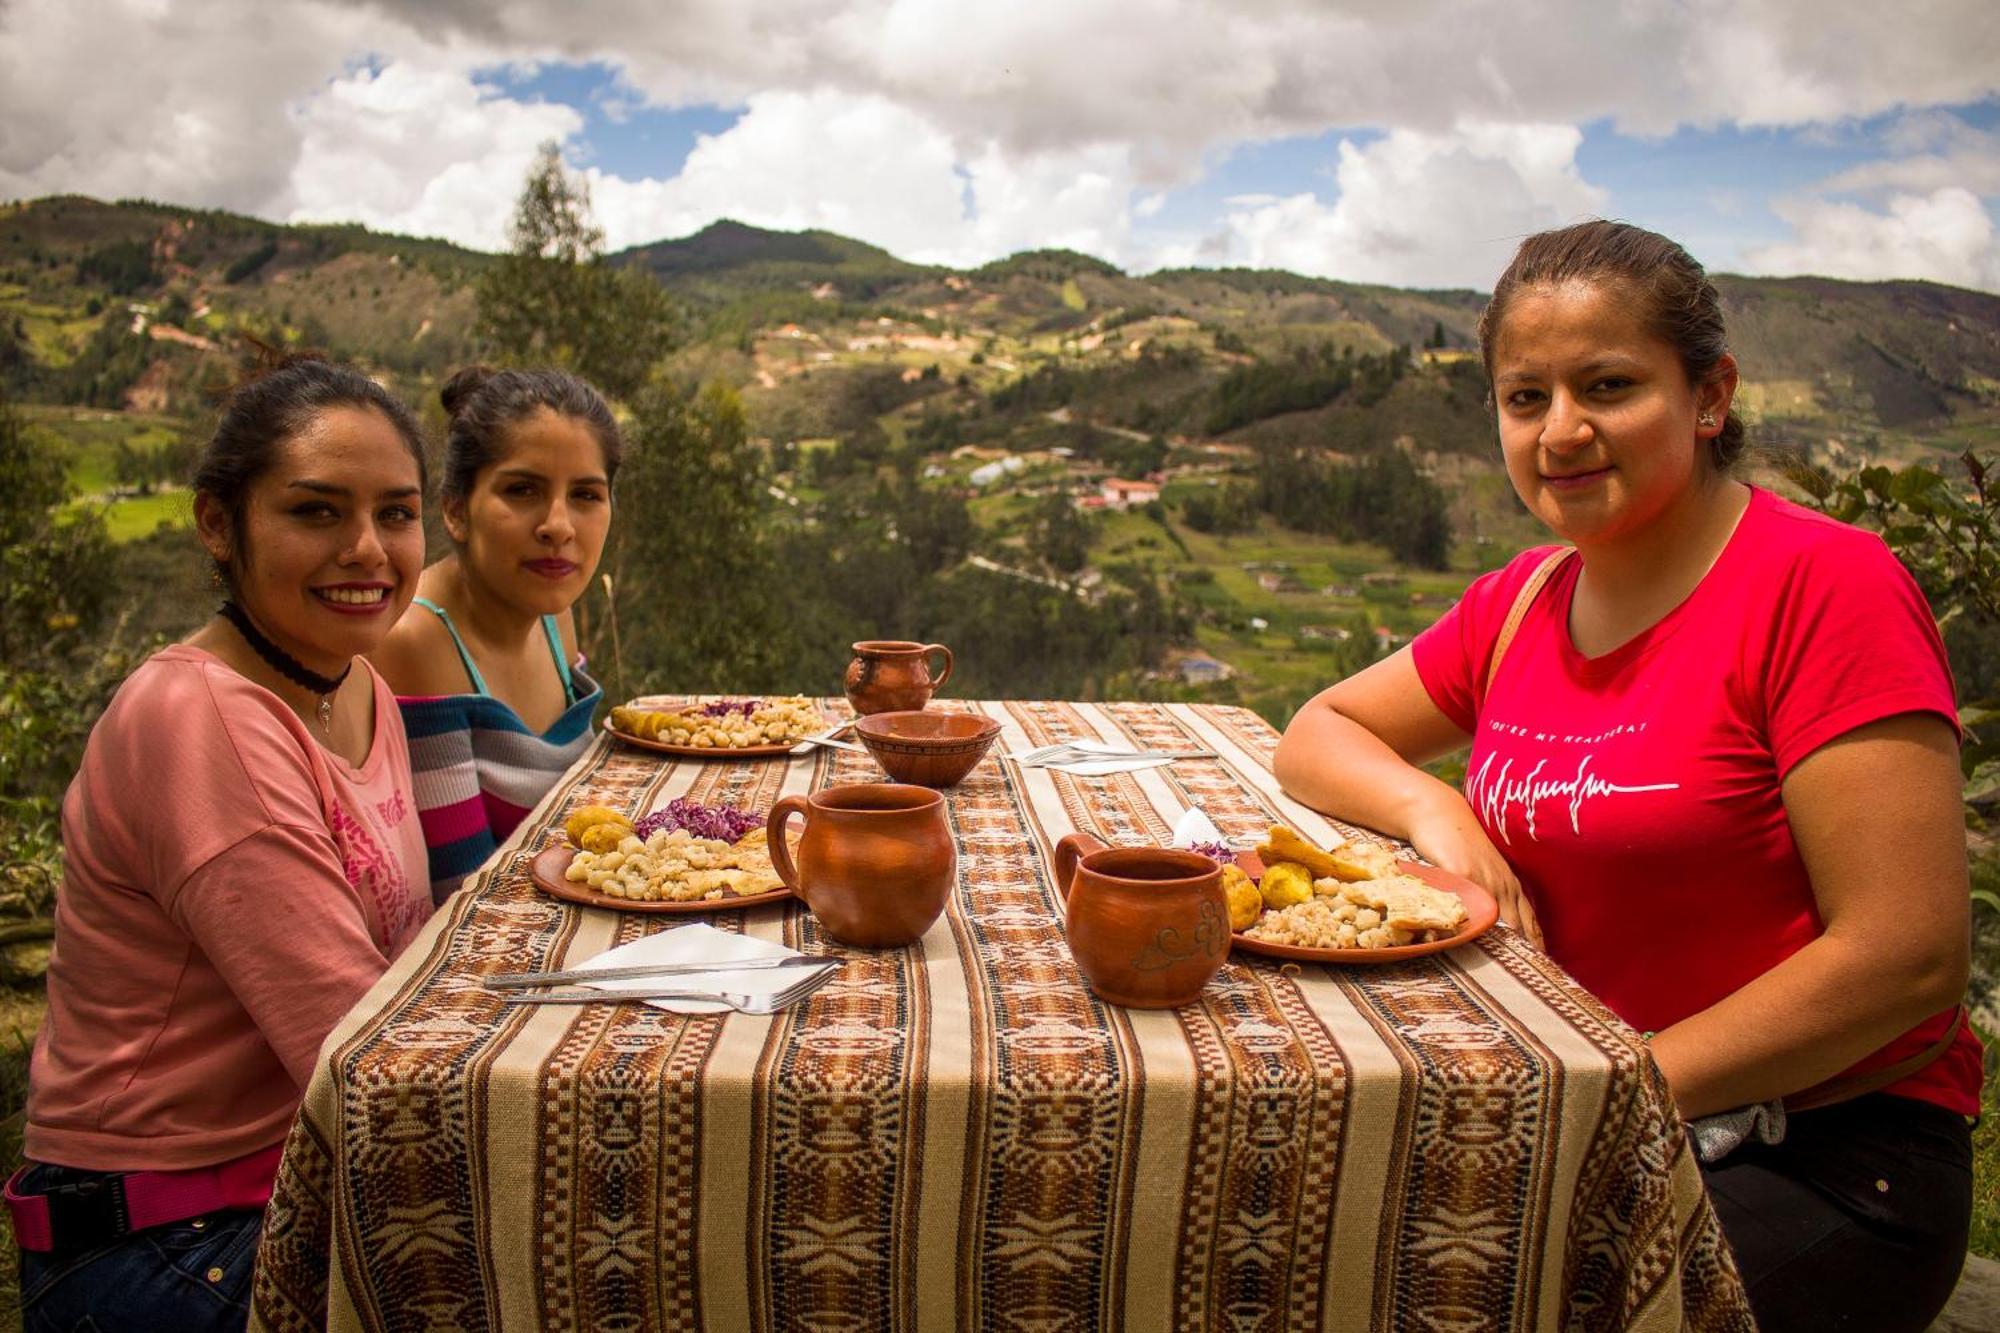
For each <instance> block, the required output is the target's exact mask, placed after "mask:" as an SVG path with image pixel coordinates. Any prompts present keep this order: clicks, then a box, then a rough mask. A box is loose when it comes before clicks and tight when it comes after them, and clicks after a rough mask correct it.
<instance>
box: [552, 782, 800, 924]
mask: <svg viewBox="0 0 2000 1333" xmlns="http://www.w3.org/2000/svg"><path fill="white" fill-rule="evenodd" d="M563 836H564V839H565V840H564V841H563V842H559V843H551V844H550V845H549V846H547V847H544V848H543V849H542V850H541V851H540V852H538V853H536V855H535V859H534V860H533V861H532V862H530V863H529V866H528V875H529V878H531V879H532V880H533V881H534V883H535V887H536V888H538V889H540V890H541V891H542V892H543V893H546V894H548V895H549V896H550V897H552V898H561V899H563V900H564V901H565V902H572V903H581V904H583V905H584V906H586V907H608V908H611V909H612V910H613V911H617V912H660V913H676V912H714V911H734V910H736V909H737V908H742V907H756V906H758V905H760V904H762V903H775V902H782V901H784V900H785V899H787V898H790V897H791V896H792V891H791V890H790V889H788V888H786V887H785V882H784V881H783V880H782V879H780V878H778V874H777V872H776V871H775V870H773V869H772V868H771V854H770V851H769V849H768V848H767V846H766V844H765V841H764V837H765V835H764V819H763V816H761V815H753V814H750V813H749V812H747V811H743V810H736V809H732V808H730V807H727V806H705V805H701V804H698V803H696V802H694V801H690V800H688V799H687V798H686V797H684V796H683V797H677V798H675V799H674V800H672V801H669V802H668V803H667V804H666V806H665V807H664V808H662V809H660V810H657V811H655V812H653V813H652V814H650V815H647V816H645V817H644V818H643V819H640V820H639V821H637V823H634V822H633V821H631V820H629V819H627V818H626V817H625V816H624V815H623V814H621V813H620V812H618V811H615V810H611V809H607V808H606V807H604V806H599V805H592V806H585V807H583V808H582V809H581V810H578V811H576V812H575V813H574V814H572V815H571V816H570V817H569V819H568V821H567V822H566V823H565V824H564V825H563Z"/></svg>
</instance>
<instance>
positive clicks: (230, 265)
mask: <svg viewBox="0 0 2000 1333" xmlns="http://www.w3.org/2000/svg"><path fill="white" fill-rule="evenodd" d="M491 262H492V257H491V256H489V255H484V254H481V253H478V252H476V251H471V250H466V249H463V248H460V247H458V246H454V245H451V244H449V243H446V242H442V241H435V240H421V239H415V238H411V237H402V236H392V235H383V234H380V233H376V232H371V231H369V230H367V229H366V228H363V227H358V226H324V225H299V226H283V225H279V224H274V223H268V222H263V221H259V220H257V219H253V218H246V217H241V216H238V215H234V214H229V213H224V212H217V211H205V210H194V209H185V208H177V207H173V206H169V205H163V204H157V203H151V202H147V201H122V202H119V203H109V204H107V203H101V202H98V201H95V200H90V199H83V198H77V197H57V198H49V199H40V200H33V201H27V202H21V203H14V204H6V205H0V376H4V377H5V378H6V380H7V382H8V383H9V384H10V385H11V387H12V391H13V393H14V394H15V395H16V396H18V397H23V398H26V399H29V400H33V401H43V402H50V403H76V404H92V405H95V406H99V407H118V406H140V407H145V408H148V409H152V410H164V411H167V412H169V413H173V414H184V413H187V412H191V411H194V410H196V409H197V408H198V406H199V404H200V399H199V390H200V389H201V388H202V387H203V386H204V385H205V384H210V383H212V382H214V381H215V380H216V379H218V378H219V377H220V376H221V375H222V374H223V373H224V371H223V368H222V362H223V361H224V359H225V349H226V348H227V346H228V345H229V344H230V342H231V341H232V340H233V339H234V338H235V337H236V335H238V334H243V333H249V334H253V335H256V336H259V337H262V338H265V339H267V340H270V341H277V342H306V343H311V344H315V345H323V346H326V347H328V348H329V349H331V350H333V351H335V352H336V353H338V354H341V355H345V356H350V357H354V358H357V359H360V360H362V361H364V362H366V363H368V364H370V365H371V366H374V367H377V368H379V370H381V371H382V372H383V373H385V374H386V375H387V376H388V377H389V378H390V379H392V380H396V381H405V382H408V384H407V386H406V387H411V388H412V389H413V390H414V388H415V387H416V386H421V385H425V384H428V383H431V382H433V381H435V380H436V379H437V378H438V377H439V376H440V375H442V374H443V373H445V372H446V371H448V370H449V369H450V368H451V367H453V366H455V365H458V364H461V363H463V362H464V361H466V360H469V359H471V358H472V357H474V356H475V355H476V353H477V347H476V342H475V337H474V327H473V326H474V316H475V314H476V302H475V298H474V283H475V280H476V279H477V277H478V275H479V274H480V272H481V271H483V270H484V269H485V268H486V267H487V266H488V265H489V264H490V263H491ZM610 262H612V263H616V264H621V265H629V266H634V267H639V268H642V269H644V270H645V271H647V272H649V273H651V274H652V275H653V276H654V277H655V278H656V279H657V280H659V281H660V282H661V283H662V284H663V285H664V286H665V287H667V289H668V290H669V291H671V292H672V293H673V294H674V295H675V296H676V297H677V298H678V299H679V301H680V302H681V304H682V306H683V308H684V309H685V310H686V311H687V313H688V328H687V330H686V332H685V336H684V338H683V344H682V347H681V350H680V351H679V352H677V353H676V355H675V357H674V361H673V368H674V369H675V371H676V372H677V373H680V374H682V375H685V376H692V377H720V378H724V379H728V380H730V381H732V382H734V383H735V384H737V385H738V386H739V387H740V388H741V389H742V390H743V391H744V394H745V401H746V404H747V405H748V407H749V409H750V412H751V416H752V424H753V428H755V429H757V430H758V431H759V432H760V433H762V434H766V435H769V436H771V437H772V438H776V439H785V438H800V437H810V436H814V435H831V436H837V437H844V436H848V435H851V434H852V433H853V432H854V431H856V430H860V429H862V428H863V427H868V428H871V429H872V428H873V427H874V426H876V425H878V424H879V425H881V426H883V427H886V428H889V429H891V430H892V431H893V430H899V429H900V428H901V427H900V426H899V425H898V423H899V422H902V423H906V424H907V423H914V422H916V421H918V420H920V419H923V418H926V417H928V418H929V419H930V427H929V428H930V429H932V430H933V431H935V432H938V437H939V438H944V437H945V436H946V435H949V434H954V433H955V434H956V436H957V437H958V438H960V439H966V440H980V441H985V442H989V443H1007V442H1009V441H1014V442H1016V443H1027V442H1030V441H1031V440H1034V439H1039V440H1041V441H1042V442H1044V443H1046V442H1049V441H1050V440H1052V439H1053V438H1054V437H1055V436H1056V435H1060V434H1062V433H1063V430H1062V429H1058V427H1063V428H1064V429H1067V430H1068V431H1069V433H1071V434H1074V433H1075V431H1076V430H1077V429H1087V428H1090V427H1102V428H1105V429H1108V430H1111V431H1114V432H1116V431H1123V432H1126V433H1128V434H1133V435H1138V436H1141V437H1145V436H1151V435H1156V434H1157V435H1171V436H1175V437H1206V436H1210V435H1215V436H1219V437H1221V438H1222V439H1223V440H1225V441H1234V442H1238V443H1245V444H1253V445H1254V444H1283V445H1302V446H1313V445H1318V446H1324V447H1331V448H1333V449H1336V450H1339V451H1341V452H1366V451H1368V450H1370V449H1378V448H1382V447H1386V445H1387V444H1388V443H1389V442H1391V441H1394V440H1399V439H1400V440H1405V441H1408V442H1409V443H1411V444H1413V445H1414V446H1416V447H1418V448H1420V449H1423V450H1428V451H1431V452H1436V453H1443V454H1461V455H1465V456H1467V457H1483V456H1487V455H1489V454H1490V447H1491V445H1490V441H1491V424H1490V419H1489V417H1488V415H1487V408H1486V406H1485V386H1484V383H1483V377H1482V376H1481V374H1480V373H1479V368H1478V365H1477V361H1476V353H1475V352H1474V351H1473V348H1474V346H1475V329H1476V324H1477V320H1478V316H1479V311H1480V309H1481V307H1482V306H1483V304H1484V300H1485V298H1484V296H1483V294H1481V293H1478V292H1472V291H1421V290H1404V289H1397V288H1390V287H1381V286H1373V285H1367V284H1356V283H1347V282H1340V281H1336V280H1331V279H1324V278H1313V277H1305V276H1301V275H1298V274H1293V273H1285V272H1278V271H1268V270H1247V269H1220V270H1212V269H1173V270H1162V271H1160V272H1156V273H1151V274H1143V275H1137V274H1128V273H1125V272H1123V271H1122V270H1120V269H1118V268H1117V267H1116V266H1115V265H1112V264H1109V263H1106V262H1105V261H1103V260H1100V259H1096V258H1093V257H1091V256H1088V255H1081V254H1077V253H1075V252H1071V251H1063V250H1036V251H1028V252H1023V253H1020V254H1016V255H1011V256H1009V257H1007V258H1005V259H1001V260H997V261H995V262H993V263H990V264H986V265H984V266H982V267H980V268H977V269H974V270H970V271H965V272H960V271H954V270H950V269H946V268H940V267H936V266H928V265H921V264H913V263H909V262H907V261H905V260H902V259H900V258H898V257H896V256H895V255H892V254H890V253H889V252H887V251H885V250H882V249H880V248H878V247H875V246H872V245H868V244H865V243H863V242H860V241H856V240H853V239H851V238H848V237H844V236H839V235H836V234H834V233H831V232H825V231H803V232H779V231H770V230H765V229H762V228H758V227H752V226H747V225H745V224H742V223H738V222H730V221H724V222H717V223H715V224H713V225H711V226H709V227H706V228H704V229H702V230H701V231H699V232H697V233H695V234H694V235H692V236H686V237H681V238H678V239H674V240H665V241H659V242H656V243H654V244H650V245H643V246H635V247H632V248H630V249H628V250H624V251H621V252H619V253H618V254H616V255H614V256H612V257H611V259H610ZM1716 281H1717V285H1718V287H1719V288H1720V290H1721V292H1722V295H1723V299H1724V302H1725V305H1726V307H1727V310H1728V313H1729V317H1730V322H1731V333H1732V338H1733V340H1734V343H1735V349H1736V354H1737V357H1738V360H1739V362H1740V364H1741V366H1742V369H1743V375H1744V390H1743V394H1742V401H1743V403H1744V406H1745V408H1746V410H1747V411H1748V412H1749V414H1750V415H1751V416H1752V418H1753V420H1755V421H1756V422H1757V423H1758V425H1759V426H1760V428H1761V432H1762V434H1763V436H1764V437H1765V438H1766V439H1770V440H1774V441H1777V442H1780V443H1787V444H1791V445H1794V446H1798V447H1805V448H1810V449H1815V450H1822V451H1830V452H1832V453H1833V455H1834V456H1835V457H1868V456H1877V455H1892V456H1902V455H1907V454H1911V453H1918V452H1924V451H1932V450H1951V451H1954V452H1955V451H1957V450H1959V449H1962V448H1964V447H1966V446H1967V445H1968V444H1972V443H1979V442H1985V441H1990V440H1991V439H1992V438H1993V430H1994V428H1995V426H1996V425H2000V297H1996V296H1993V295H1990V294H1986V293H1981V292H1971V291H1963V290H1959V289H1955V288H1949V287H1943V286H1939V285H1936V284H1932V283H1919V282H1888V283H1852V282H1839V281H1834V280H1830V279H1822V278H1794V279H1775V278H1744V277H1736V276H1730V275H1721V276H1718V278H1717V280H1716ZM1398 349H1408V351H1409V353H1412V354H1414V355H1404V354H1402V353H1399V351H1398ZM1392 354H1395V355H1400V356H1401V360H1400V361H1398V362H1396V364H1395V365H1393V366H1392V365H1391V364H1390V361H1391V359H1392ZM1370 367H1373V368H1374V369H1369V368H1370ZM1364 371H1365V372H1366V373H1364ZM1370 376H1373V377H1374V378H1373V379H1371V378H1369V377H1370ZM1378 381H1379V382H1378ZM411 396H412V397H413V398H414V397H417V396H419V395H418V394H417V393H416V392H414V391H413V392H412V395H411ZM1065 415H1066V416H1067V417H1068V418H1070V424H1068V425H1067V426H1065V423H1063V422H1061V421H1057V420H1054V419H1053V418H1054V417H1056V416H1065ZM947 417H948V418H950V419H951V420H952V421H953V422H954V423H956V424H955V426H954V429H953V431H951V432H946V431H944V430H943V428H942V427H941V426H940V425H939V424H938V423H939V421H940V420H941V419H942V418H947ZM1078 421H1081V422H1083V423H1086V424H1085V426H1083V427H1078V426H1076V425H1075V424H1074V423H1075V422H1078Z"/></svg>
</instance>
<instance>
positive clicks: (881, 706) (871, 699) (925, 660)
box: [846, 639, 951, 716]
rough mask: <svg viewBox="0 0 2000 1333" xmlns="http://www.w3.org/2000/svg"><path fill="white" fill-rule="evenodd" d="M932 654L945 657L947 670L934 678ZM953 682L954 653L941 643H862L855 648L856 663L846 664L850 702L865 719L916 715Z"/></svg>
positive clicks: (890, 640)
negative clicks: (946, 683)
mask: <svg viewBox="0 0 2000 1333" xmlns="http://www.w3.org/2000/svg"><path fill="white" fill-rule="evenodd" d="M933 653H943V654H944V666H943V668H942V669H940V670H939V671H938V673H937V674H936V675H935V676H933V675H932V674H931V654H933ZM950 679H951V649H949V648H947V647H945V646H944V645H943V644H941V643H916V642H914V641H911V640H906V639H863V640H862V641H861V642H860V643H857V644H855V645H854V660H853V661H852V662H849V663H848V664H847V680H846V685H847V702H849V703H851V704H853V705H854V711H855V712H857V713H860V714H862V715H863V716H866V715H867V714H869V713H893V712H915V711H916V710H918V709H920V708H922V707H924V706H925V705H926V704H928V703H930V701H931V694H932V692H933V691H935V690H936V689H937V688H938V687H939V686H941V685H943V684H944V683H945V682H946V681H948V680H950Z"/></svg>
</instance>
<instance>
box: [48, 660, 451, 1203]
mask: <svg viewBox="0 0 2000 1333" xmlns="http://www.w3.org/2000/svg"><path fill="white" fill-rule="evenodd" d="M359 669H360V670H363V671H369V673H370V675H371V676H373V672H372V670H370V668H369V667H367V666H366V665H365V664H363V665H361V666H360V668H359ZM373 679H374V695H375V738H374V742H373V744H372V746H371V747H370V749H369V752H368V757H367V759H366V760H365V761H364V762H363V763H362V765H361V766H360V767H359V768H356V767H354V766H352V765H350V764H348V763H347V762H346V761H344V760H343V759H341V758H340V757H339V756H337V755H334V754H332V753H330V752H329V751H327V750H326V749H325V748H324V747H322V746H321V745H320V744H319V743H318V742H317V741H316V740H315V739H314V737H313V735H312V733H311V732H310V731H309V730H308V729H307V728H306V726H305V725H304V724H303V723H301V722H300V720H299V718H298V716H297V715H296V714H294V713H293V712H292V711H291V709H290V708H288V707H286V705H285V704H284V702H283V701H282V700H280V699H279V698H278V697H277V696H276V695H274V694H272V693H271V692H270V691H268V690H266V689H264V688H263V687H261V686H259V685H256V684H253V683H252V682H250V681H249V680H247V679H245V678H244V677H243V676H241V675H239V674H237V672H235V671H234V670H232V669H231V668H229V667H228V666H226V665H224V664H223V663H222V662H221V661H220V660H219V659H217V658H216V657H214V656H212V655H211V654H209V653H206V652H203V651H202V650H200V649H198V648H193V647H190V646H188V645H185V644H181V645H176V646H174V647H171V648H168V649H166V650H165V651H163V652H161V653H158V654H156V655H155V656H154V657H152V658H151V659H149V660H148V661H147V662H145V663H144V664H143V665H141V666H140V667H139V669H138V670H136V671H134V672H133V673H132V675H131V677H130V678H128V679H127V680H126V682H125V683H124V684H123V685H122V686H120V687H119V690H118V693H117V695H116V696H115V697H114V698H113V699H112V701H111V706H110V707H109V708H107V709H106V710H105V713H104V716H103V717H102V718H100V719H99V720H98V723H97V725H96V727H95V728H94V729H93V730H92V731H91V734H90V742H89V745H88V748H87V749H86V750H85V752H84V758H83V765H82V767H81V768H80V769H79V770H78V771H77V775H76V780H75V781H74V782H73V783H71V785H70V789H69V793H68V795H67V797H66V798H65V799H64V801H63V845H64V850H65V854H66V861H67V865H66V869H65V875H64V881H63V886H62V890H61V892H60V893H59V894H58V895H57V900H56V941H55V949H54V952H53V953H52V954H51V955H50V959H49V975H48V992H49V1009H48V1017H47V1019H46V1020H45V1022H44V1023H43V1025H42V1030H41V1033H40V1035H39V1036H38V1037H37V1039H36V1042H35V1052H34V1058H33V1063H32V1065H31V1066H30V1074H29V1080H30V1082H29V1092H28V1123H27V1130H26V1142H25V1149H26V1153H27V1156H28V1157H29V1158H31V1159H33V1160H35V1161H41V1162H54V1163H60V1164H62V1165H66V1166H79V1167H88V1168H92V1169H96V1170H107V1171H133V1170H179V1169H184V1168H189V1167H198V1166H208V1165H213V1164H215V1163H218V1162H224V1161H229V1160H232V1159H234V1158H237V1157H241V1156H244V1155H246V1154H248V1153H252V1152H256V1151H258V1150H260V1149H263V1148H268V1147H270V1146H271V1145H273V1144H276V1143H279V1142H281V1141H282V1140H283V1139H284V1137H285V1134H286V1132H287V1130H288V1128H289V1126H290V1124H291V1120H292V1116H293V1114H294V1113H295V1112H296V1111H297V1110H298V1106H299V1100H300V1097H301V1095H302V1092H303V1090H304V1087H305V1084H306V1081H307V1079H308V1077H309V1076H310V1074H311V1072H312V1067H313V1063H314V1060H315V1059H316V1057H317V1053H318V1051H319V1047H320V1044H321V1043H322V1042H323V1041H324V1040H325V1038H326V1035H327V1033H328V1032H329V1031H331V1030H332V1028H333V1025H334V1023H335V1022H336V1021H338V1019H339V1018H340V1016H341V1015H342V1014H343V1013H345V1012H346V1011H347V1010H348V1009H349V1008H350V1007H351V1006H352V1005H353V1004H354V1002H355V1001H356V1000H358V999H359V998H360V997H361V995H362V994H363V992H365V991H366V990H367V989H368V988H369V986H371V985H372V984H373V983H374V982H375V980H376V978H378V977H379V976H381V974H382V972H383V971H384V969H386V968H387V967H388V965H389V961H390V960H391V959H392V958H394V957H395V956H396V955H397V954H398V953H399V952H401V950H402V948H403V946H404V945H406V944H407V943H409V941H410V939H411V937H413V936H414V935H415V934H416V932H417V929H418V927H420V926H421V925H422V924H423V922H424V919H425V918H426V917H427V916H428V915H429V914H430V910H431V902H430V881H429V876H428V873H427V870H426V863H425V852H424V838H423V829H422V827H421V826H420V825H419V824H418V822H417V816H416V803H415V801H414V799H413V798H412V796H411V792H410V758H409V747H408V744H407V742H406V741H405V739H404V735H403V725H402V721H401V719H400V716H399V715H398V713H397V709H396V701H395V698H394V696H393V695H391V693H390V692H389V689H388V687H387V686H386V685H384V684H383V682H382V680H381V678H380V677H379V676H373Z"/></svg>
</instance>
